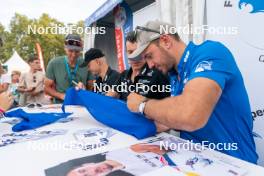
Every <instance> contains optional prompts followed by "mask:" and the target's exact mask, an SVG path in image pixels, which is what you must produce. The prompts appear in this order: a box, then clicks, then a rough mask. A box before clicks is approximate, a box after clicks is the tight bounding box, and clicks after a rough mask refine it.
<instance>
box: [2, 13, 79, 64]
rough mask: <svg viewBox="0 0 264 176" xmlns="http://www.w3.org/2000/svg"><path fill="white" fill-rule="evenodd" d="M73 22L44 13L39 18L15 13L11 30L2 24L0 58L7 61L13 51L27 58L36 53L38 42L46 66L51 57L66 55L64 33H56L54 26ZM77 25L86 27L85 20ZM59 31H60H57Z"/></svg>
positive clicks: (62, 25)
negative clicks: (65, 21) (61, 20)
mask: <svg viewBox="0 0 264 176" xmlns="http://www.w3.org/2000/svg"><path fill="white" fill-rule="evenodd" d="M70 25H72V24H66V25H65V24H64V23H62V22H60V21H58V20H57V19H55V18H52V17H50V16H49V15H48V14H46V13H44V14H42V15H41V16H40V17H39V18H38V19H29V18H28V17H27V16H25V15H21V14H18V13H15V15H14V17H13V18H12V19H11V21H10V26H9V31H7V30H5V28H4V26H3V25H1V24H0V37H1V38H2V39H3V43H4V45H3V46H2V47H0V60H1V61H2V62H5V61H6V60H7V59H9V58H10V57H11V55H12V54H13V51H14V50H16V51H17V52H18V54H19V55H20V56H21V57H22V58H23V59H25V60H27V58H28V57H29V55H32V54H36V48H35V45H36V43H39V44H40V46H41V48H42V53H43V58H44V63H45V66H47V64H48V62H49V60H50V59H52V58H54V57H57V56H60V55H64V37H65V35H64V34H54V33H53V32H54V31H52V29H51V28H52V27H54V26H60V27H65V26H70ZM76 25H77V26H80V27H84V22H83V21H78V22H77V23H76ZM39 28H42V29H48V30H47V33H43V34H42V33H41V34H40V33H39V31H35V32H36V33H34V31H32V30H33V29H39ZM55 32H59V31H55Z"/></svg>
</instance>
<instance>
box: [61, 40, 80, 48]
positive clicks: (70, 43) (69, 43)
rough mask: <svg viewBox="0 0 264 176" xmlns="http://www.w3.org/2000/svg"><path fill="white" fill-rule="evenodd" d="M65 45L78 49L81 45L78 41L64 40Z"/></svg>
mask: <svg viewBox="0 0 264 176" xmlns="http://www.w3.org/2000/svg"><path fill="white" fill-rule="evenodd" d="M64 44H65V45H71V46H78V47H82V43H81V42H80V41H78V40H66V41H65V42H64Z"/></svg>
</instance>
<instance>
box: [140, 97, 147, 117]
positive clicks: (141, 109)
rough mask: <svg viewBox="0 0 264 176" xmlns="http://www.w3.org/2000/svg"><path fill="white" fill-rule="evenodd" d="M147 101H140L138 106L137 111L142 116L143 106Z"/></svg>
mask: <svg viewBox="0 0 264 176" xmlns="http://www.w3.org/2000/svg"><path fill="white" fill-rule="evenodd" d="M147 101H148V100H144V101H142V102H141V103H140V104H139V106H138V111H139V113H140V114H143V115H144V110H145V106H146V103H147Z"/></svg>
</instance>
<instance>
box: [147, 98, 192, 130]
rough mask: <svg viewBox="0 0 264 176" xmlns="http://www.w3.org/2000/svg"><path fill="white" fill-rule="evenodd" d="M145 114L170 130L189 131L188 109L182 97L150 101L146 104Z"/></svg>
mask: <svg viewBox="0 0 264 176" xmlns="http://www.w3.org/2000/svg"><path fill="white" fill-rule="evenodd" d="M144 113H145V114H146V116H147V117H148V118H150V119H153V120H155V121H157V122H159V123H161V124H164V125H166V126H168V127H170V128H173V129H178V130H186V129H189V128H190V127H189V123H188V121H189V115H188V107H186V106H185V105H184V102H183V99H182V98H181V96H178V97H169V98H165V99H163V100H153V99H151V100H149V101H147V103H146V106H145V109H144Z"/></svg>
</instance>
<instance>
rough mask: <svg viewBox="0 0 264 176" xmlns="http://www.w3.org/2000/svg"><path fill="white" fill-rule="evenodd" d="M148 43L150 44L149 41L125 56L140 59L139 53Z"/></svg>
mask: <svg viewBox="0 0 264 176" xmlns="http://www.w3.org/2000/svg"><path fill="white" fill-rule="evenodd" d="M149 44H150V42H149V43H146V44H144V45H141V46H140V47H138V48H137V49H136V50H135V51H134V52H133V53H132V54H130V55H128V56H127V57H128V59H130V60H140V59H141V57H140V54H141V53H142V52H143V51H144V50H145V49H146V48H147V47H148V46H149Z"/></svg>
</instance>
